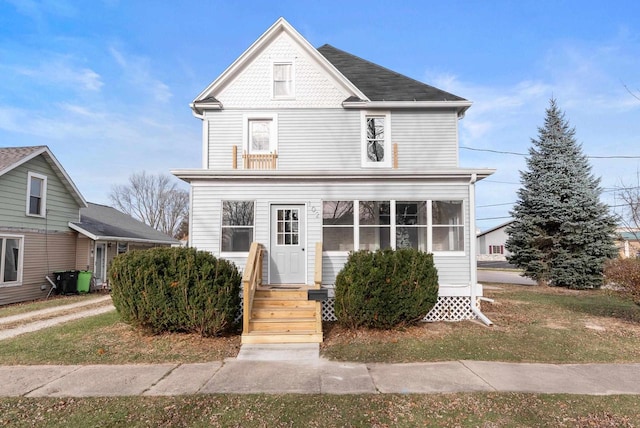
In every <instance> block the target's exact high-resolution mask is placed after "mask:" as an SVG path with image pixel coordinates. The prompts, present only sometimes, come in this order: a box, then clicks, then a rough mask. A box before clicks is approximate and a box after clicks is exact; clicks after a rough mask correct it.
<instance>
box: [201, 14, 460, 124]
mask: <svg viewBox="0 0 640 428" xmlns="http://www.w3.org/2000/svg"><path fill="white" fill-rule="evenodd" d="M283 32H285V33H287V34H288V35H289V36H291V37H292V38H293V39H294V40H295V41H296V42H297V43H298V46H299V47H300V48H301V49H302V50H303V51H304V52H305V53H306V54H307V55H309V57H311V58H312V59H314V60H315V62H316V64H318V66H319V67H321V68H322V69H323V70H324V71H325V72H326V73H327V74H328V75H329V76H330V77H332V78H333V79H334V81H335V82H337V83H338V84H339V85H340V86H341V87H342V88H343V89H344V90H345V91H346V92H347V93H349V94H351V95H350V96H348V97H347V98H346V99H345V101H344V102H343V107H345V108H426V107H434V108H442V107H444V108H455V109H456V110H457V112H458V115H459V116H462V115H463V114H464V112H465V111H466V110H467V109H468V108H469V107H470V106H471V102H470V101H468V100H466V99H464V98H461V97H459V96H457V95H454V94H451V93H449V92H446V91H443V90H441V89H438V88H435V87H433V86H430V85H427V84H425V83H422V82H419V81H417V80H415V79H412V78H410V77H407V76H404V75H402V74H400V73H397V72H395V71H392V70H389V69H387V68H385V67H382V66H380V65H377V64H374V63H372V62H370V61H367V60H365V59H362V58H359V57H357V56H355V55H352V54H350V53H348V52H345V51H342V50H340V49H337V48H335V47H333V46H331V45H327V44H325V45H323V46H321V47H320V48H318V49H315V48H314V47H313V46H311V44H310V43H309V42H308V41H307V40H306V39H305V38H304V37H302V36H301V35H300V34H299V33H298V32H297V31H296V30H295V29H294V28H293V27H292V26H291V25H290V24H289V23H288V22H287V21H286V20H285V19H284V18H279V19H278V20H277V21H276V22H275V23H274V24H273V25H272V26H271V27H270V28H269V29H268V30H267V31H266V32H265V33H264V34H263V35H262V36H260V38H258V40H256V41H255V42H254V43H253V44H252V45H251V46H250V47H249V48H248V49H247V50H246V51H245V52H244V53H243V54H242V55H240V57H239V58H238V59H236V60H235V61H234V62H233V64H231V65H230V66H229V67H228V68H227V69H226V70H225V71H224V72H223V73H222V74H221V75H220V76H219V77H218V78H217V79H216V80H214V81H213V82H212V83H211V84H210V85H209V86H208V87H207V88H206V89H205V90H204V91H202V92H201V93H200V94H199V95H198V96H197V97H196V98H195V100H194V101H193V102H192V103H191V104H190V106H191V108H192V110H193V111H194V113H196V114H201V113H202V111H203V109H221V108H222V103H221V102H220V101H219V100H217V99H216V98H215V96H216V95H217V94H219V93H220V92H221V91H222V90H223V89H224V88H225V87H226V86H227V85H228V84H229V83H230V82H232V81H233V80H234V79H235V78H236V77H237V76H238V75H239V74H240V73H241V71H242V70H243V69H244V67H246V65H247V64H249V63H250V62H251V61H253V60H254V59H255V58H256V57H257V56H258V55H259V54H260V52H262V51H263V50H264V49H265V48H266V47H267V46H268V45H269V44H270V43H271V42H272V41H273V40H275V39H276V37H277V36H278V35H280V34H281V33H283Z"/></svg>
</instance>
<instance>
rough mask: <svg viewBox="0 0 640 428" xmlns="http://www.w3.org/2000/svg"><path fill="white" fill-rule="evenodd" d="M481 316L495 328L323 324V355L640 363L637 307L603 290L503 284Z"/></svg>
mask: <svg viewBox="0 0 640 428" xmlns="http://www.w3.org/2000/svg"><path fill="white" fill-rule="evenodd" d="M488 294H489V296H490V297H492V298H494V299H495V303H494V304H490V303H483V312H484V313H485V314H486V315H487V316H488V317H489V318H490V319H491V320H492V321H493V322H494V323H495V325H494V326H493V327H486V326H484V325H481V324H479V323H478V322H474V321H465V322H460V323H432V324H426V325H420V326H418V327H410V328H406V329H402V330H396V331H392V332H380V331H366V330H361V331H356V332H353V331H349V330H345V329H343V328H341V327H338V326H335V325H333V326H328V329H329V332H328V334H327V340H325V343H324V344H323V354H324V356H325V357H327V358H330V359H334V360H342V361H357V362H415V361H447V360H463V359H468V360H489V361H511V362H541V363H588V362H590V363H612V362H640V307H639V306H637V305H634V304H633V303H631V302H628V301H626V300H623V299H621V298H619V297H618V296H615V295H613V294H611V293H609V292H607V291H604V290H596V291H579V292H578V291H572V290H564V289H551V288H546V287H522V286H509V285H501V286H500V289H499V290H488Z"/></svg>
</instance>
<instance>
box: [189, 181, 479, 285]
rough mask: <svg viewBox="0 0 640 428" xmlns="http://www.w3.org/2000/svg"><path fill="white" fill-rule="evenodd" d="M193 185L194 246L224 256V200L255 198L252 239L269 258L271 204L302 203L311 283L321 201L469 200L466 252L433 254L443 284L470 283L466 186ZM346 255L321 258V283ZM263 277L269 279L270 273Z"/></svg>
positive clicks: (319, 236) (330, 280)
mask: <svg viewBox="0 0 640 428" xmlns="http://www.w3.org/2000/svg"><path fill="white" fill-rule="evenodd" d="M192 185H193V188H192V194H193V209H192V214H191V215H192V217H191V223H192V224H191V227H192V236H191V245H192V246H194V247H196V248H198V249H201V250H207V251H211V252H212V253H213V254H215V255H220V211H221V208H220V207H221V202H220V201H221V200H253V201H255V202H256V209H255V219H254V221H255V233H254V239H255V240H256V241H258V242H261V243H263V244H265V248H266V253H267V255H266V257H268V251H269V227H270V226H269V206H270V204H272V203H275V204H277V203H303V204H306V214H307V219H306V220H307V222H306V224H307V234H306V236H307V242H306V248H307V251H306V255H307V283H312V282H313V266H314V257H315V254H314V245H315V243H316V242H319V241H322V201H323V200H354V199H359V200H391V199H393V200H427V199H432V200H454V199H455V200H464V201H465V214H464V215H465V224H466V227H465V254H464V255H438V256H436V257H435V262H436V266H437V268H438V274H439V279H440V283H441V284H469V281H470V265H469V236H470V235H469V227H468V224H469V207H468V189H469V187H468V185H467V184H465V183H460V182H459V183H457V184H447V183H444V182H440V181H438V182H435V181H434V182H430V183H425V182H417V181H406V182H402V183H385V182H380V183H371V182H352V183H336V182H323V183H309V184H295V183H283V182H271V181H269V182H265V181H261V182H255V181H253V182H246V183H239V182H228V181H221V182H214V181H212V182H206V181H198V182H194V183H193V184H192ZM229 259H230V260H232V261H234V262H235V263H236V265H237V266H238V267H239V268H240V269H243V268H244V264H245V256H243V255H238V256H237V257H236V256H233V257H230V258H229ZM345 260H346V255H337V256H335V255H327V254H325V256H324V257H323V283H324V284H326V285H329V286H330V285H332V284H333V283H334V282H335V276H336V274H337V273H338V271H339V270H340V269H341V267H342V264H343V263H344V261H345ZM267 265H268V263H266V260H265V273H264V279H265V281H267V280H268V275H267V272H266V266H267Z"/></svg>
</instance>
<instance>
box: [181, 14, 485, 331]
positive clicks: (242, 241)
mask: <svg viewBox="0 0 640 428" xmlns="http://www.w3.org/2000/svg"><path fill="white" fill-rule="evenodd" d="M470 106H471V102H470V101H468V100H466V99H464V98H461V97H459V96H456V95H454V94H451V93H448V92H445V91H443V90H440V89H437V88H435V87H433V86H429V85H427V84H424V83H422V82H418V81H416V80H414V79H411V78H409V77H406V76H403V75H401V74H399V73H396V72H394V71H392V70H389V69H387V68H384V67H381V66H379V65H377V64H374V63H371V62H369V61H367V60H365V59H362V58H359V57H357V56H355V55H352V54H350V53H348V52H345V51H342V50H340V49H337V48H335V47H333V46H330V45H324V46H321V47H319V48H317V49H316V48H314V47H313V46H312V45H311V44H310V43H309V42H308V41H307V40H305V39H304V38H303V37H302V36H301V35H300V34H299V33H298V32H297V31H296V30H295V29H294V28H293V27H292V26H291V25H290V24H289V23H288V22H286V21H285V20H284V19H283V18H280V19H279V20H278V21H276V22H275V23H274V24H273V25H272V26H271V27H270V28H269V29H268V30H267V31H266V32H265V33H264V34H263V35H262V36H261V37H260V38H258V40H256V41H255V42H254V43H253V44H252V45H251V46H250V47H249V48H248V49H247V50H246V51H245V52H244V53H242V54H241V55H240V57H239V58H238V59H237V60H236V61H235V62H234V63H233V64H231V66H229V68H227V69H226V70H225V71H224V72H223V73H222V74H221V75H220V76H218V77H217V78H216V79H215V80H214V81H213V82H212V83H211V84H210V85H209V86H208V87H207V88H206V89H204V90H203V91H202V92H201V93H200V94H199V95H198V96H197V97H196V98H195V100H194V101H193V103H192V104H191V108H192V110H193V113H194V115H195V116H196V117H197V118H199V119H201V120H202V129H203V133H202V135H203V139H202V143H201V144H202V150H203V151H202V152H203V165H202V168H199V169H181V170H175V171H173V173H174V174H175V175H176V176H177V177H179V178H181V179H183V180H185V181H187V182H189V183H190V184H191V204H192V205H191V211H190V219H189V220H190V222H189V225H190V230H189V244H190V245H191V246H193V247H196V248H198V249H200V250H206V251H210V252H211V253H213V254H214V255H216V256H218V257H223V258H226V259H228V260H231V261H233V262H234V263H236V265H238V266H239V267H240V268H241V269H247V270H249V271H250V272H251V275H252V277H254V278H258V279H260V280H262V282H260V281H254V283H258V286H259V287H262V288H263V289H265V290H258V292H260V291H264V293H265V294H266V295H264V296H262V295H261V296H260V297H259V298H256V301H255V302H253V301H252V300H251V295H250V293H248V295H247V296H246V299H245V301H244V304H245V307H248V308H251V307H252V305H253V304H254V303H255V305H261V307H262V308H264V307H265V306H267V305H269V307H276V306H278V305H280V307H282V306H283V305H285V304H291V302H292V300H293V299H294V296H292V294H294V291H291V289H293V288H299V289H300V290H301V291H298V292H297V293H299V294H300V295H302V296H303V298H304V299H306V298H307V297H306V296H307V294H306V289H309V288H311V289H313V288H322V290H320V291H321V292H323V293H324V292H325V291H326V294H327V295H328V296H329V298H328V300H327V301H325V304H324V306H323V307H322V317H323V318H324V319H325V320H330V319H332V318H333V317H334V313H333V301H332V295H333V290H334V285H335V278H336V275H337V274H338V272H339V271H340V269H341V268H342V267H343V266H344V264H345V262H346V260H347V258H348V256H349V252H350V251H354V250H359V249H362V250H371V251H375V250H378V249H386V248H391V249H398V248H415V249H419V250H422V251H427V252H431V253H433V254H434V261H435V264H436V267H437V268H438V278H439V281H440V284H439V300H438V303H437V304H436V307H434V309H433V310H432V312H431V313H430V315H428V319H430V320H444V319H446V320H460V319H470V318H477V317H483V315H482V314H481V313H480V312H479V310H478V297H479V296H481V295H482V288H481V286H480V285H478V283H477V280H476V261H475V234H474V231H475V199H474V198H475V184H476V182H477V181H479V180H481V179H484V178H486V177H488V176H489V175H491V174H492V173H493V172H494V170H492V169H484V168H482V169H481V168H461V167H460V166H459V159H458V152H459V144H458V136H459V132H458V123H459V121H460V120H461V119H462V118H463V117H464V115H465V112H466V111H467V109H468V108H469V107H470ZM261 266H262V269H261V268H260V267H261ZM254 274H255V275H254ZM312 303H315V302H312ZM296 304H297V305H302V303H299V304H298V303H296ZM319 306H320V303H319V302H317V305H316V306H312V307H311V309H313V311H315V314H316V315H312V316H308V315H301V314H298V313H296V315H295V316H294V318H296V319H295V320H286V319H282V318H284V315H283V316H282V317H280V319H277V320H274V319H265V317H266V316H269V314H271V312H265V311H256V312H255V314H249V313H248V314H247V316H246V317H245V318H248V319H245V322H246V326H245V328H244V329H243V330H244V332H243V337H242V340H243V343H250V342H254V343H256V342H260V341H265V342H270V343H274V342H276V341H284V342H288V341H321V340H322V331H321V326H322V323H321V320H320V319H319V318H320V308H319ZM254 307H256V306H254ZM314 308H315V309H314ZM289 312H293V311H289ZM277 313H282V311H278V312H277ZM265 314H267V315H265ZM249 316H250V317H249ZM298 319H304V320H305V322H306V324H303V323H299V324H298Z"/></svg>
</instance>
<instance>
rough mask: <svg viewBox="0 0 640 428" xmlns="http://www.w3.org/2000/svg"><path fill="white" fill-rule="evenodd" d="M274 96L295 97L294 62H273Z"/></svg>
mask: <svg viewBox="0 0 640 428" xmlns="http://www.w3.org/2000/svg"><path fill="white" fill-rule="evenodd" d="M273 98H293V64H292V63H290V62H276V63H274V64H273Z"/></svg>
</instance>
